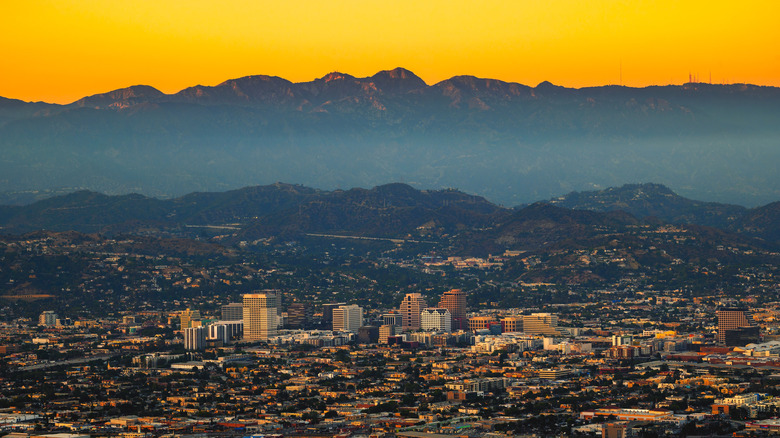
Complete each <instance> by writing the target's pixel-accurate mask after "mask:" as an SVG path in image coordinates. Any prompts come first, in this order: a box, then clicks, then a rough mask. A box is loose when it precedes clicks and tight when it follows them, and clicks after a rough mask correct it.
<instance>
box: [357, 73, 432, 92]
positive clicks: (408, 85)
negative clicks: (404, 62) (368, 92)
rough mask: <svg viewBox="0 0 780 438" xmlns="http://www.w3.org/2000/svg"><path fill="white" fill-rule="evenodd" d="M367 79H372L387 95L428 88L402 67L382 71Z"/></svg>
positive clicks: (423, 82) (418, 78)
mask: <svg viewBox="0 0 780 438" xmlns="http://www.w3.org/2000/svg"><path fill="white" fill-rule="evenodd" d="M367 79H370V80H371V81H372V82H374V83H375V84H376V86H377V88H378V89H380V90H382V91H383V92H386V93H387V92H395V93H406V92H408V91H412V90H419V89H422V88H425V87H427V86H428V84H426V83H425V81H423V80H422V79H420V77H418V76H417V75H415V74H414V73H412V72H410V71H409V70H406V69H404V68H401V67H397V68H394V69H392V70H383V71H380V72H379V73H377V74H375V75H374V76H371V77H370V78H367Z"/></svg>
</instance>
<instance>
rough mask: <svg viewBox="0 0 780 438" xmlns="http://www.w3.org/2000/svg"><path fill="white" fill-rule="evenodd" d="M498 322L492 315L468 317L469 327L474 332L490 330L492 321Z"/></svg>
mask: <svg viewBox="0 0 780 438" xmlns="http://www.w3.org/2000/svg"><path fill="white" fill-rule="evenodd" d="M492 322H496V320H495V319H493V317H492V316H472V317H471V318H469V319H468V321H467V323H468V327H469V330H471V331H472V332H478V331H480V330H490V323H492Z"/></svg>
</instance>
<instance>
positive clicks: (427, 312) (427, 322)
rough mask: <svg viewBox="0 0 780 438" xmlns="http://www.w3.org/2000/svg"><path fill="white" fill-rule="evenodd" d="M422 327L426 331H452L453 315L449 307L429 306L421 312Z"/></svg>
mask: <svg viewBox="0 0 780 438" xmlns="http://www.w3.org/2000/svg"><path fill="white" fill-rule="evenodd" d="M420 328H422V329H423V330H425V331H437V332H447V333H449V332H451V331H452V315H451V314H450V311H449V310H447V309H442V308H438V307H428V308H426V309H423V311H422V312H421V313H420Z"/></svg>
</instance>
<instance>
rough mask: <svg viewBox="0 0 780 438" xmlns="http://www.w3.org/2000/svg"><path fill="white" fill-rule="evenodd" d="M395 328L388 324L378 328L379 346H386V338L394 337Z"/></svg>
mask: <svg viewBox="0 0 780 438" xmlns="http://www.w3.org/2000/svg"><path fill="white" fill-rule="evenodd" d="M396 327H397V326H395V325H390V324H384V325H382V326H380V327H379V343H380V344H387V338H389V337H390V336H395V329H396Z"/></svg>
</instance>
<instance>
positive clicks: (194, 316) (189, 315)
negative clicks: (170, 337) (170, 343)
mask: <svg viewBox="0 0 780 438" xmlns="http://www.w3.org/2000/svg"><path fill="white" fill-rule="evenodd" d="M179 320H180V321H181V330H184V329H188V328H190V327H195V326H197V325H199V324H195V325H193V323H192V322H193V321H200V311H199V310H191V309H190V308H187V310H182V311H181V312H179Z"/></svg>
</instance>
